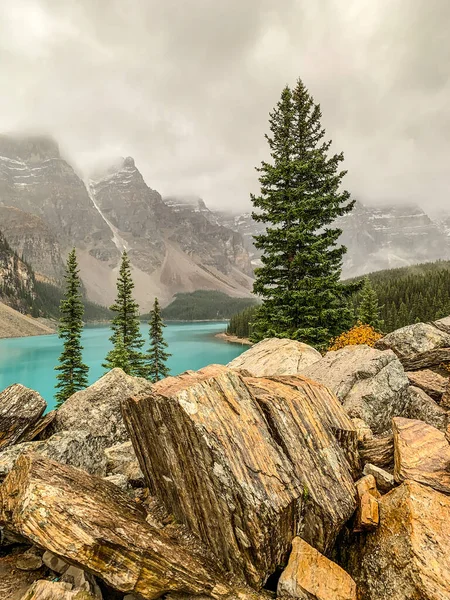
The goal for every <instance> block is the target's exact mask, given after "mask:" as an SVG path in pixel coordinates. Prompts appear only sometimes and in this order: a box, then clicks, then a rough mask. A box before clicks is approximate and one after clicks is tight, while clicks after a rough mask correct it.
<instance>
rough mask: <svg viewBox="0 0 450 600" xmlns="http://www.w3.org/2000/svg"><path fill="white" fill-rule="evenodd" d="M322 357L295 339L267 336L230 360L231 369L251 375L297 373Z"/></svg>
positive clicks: (266, 375)
mask: <svg viewBox="0 0 450 600" xmlns="http://www.w3.org/2000/svg"><path fill="white" fill-rule="evenodd" d="M321 358H322V356H321V354H320V352H317V350H315V349H314V348H312V347H311V346H308V345H307V344H303V343H302V342H297V341H295V340H288V339H279V338H268V339H266V340H262V341H261V342H259V343H258V344H255V346H252V348H250V349H249V350H247V351H246V352H244V353H243V354H241V355H240V356H238V357H237V358H235V359H234V360H232V361H231V362H230V363H229V364H228V366H229V367H230V368H231V369H239V370H241V369H243V370H245V371H247V372H248V373H249V374H250V375H251V376H252V377H268V376H272V375H297V374H298V373H300V372H301V370H302V369H304V368H306V367H308V366H309V365H311V364H313V363H315V362H317V361H319V360H320V359H321Z"/></svg>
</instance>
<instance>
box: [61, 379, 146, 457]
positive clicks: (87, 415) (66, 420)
mask: <svg viewBox="0 0 450 600" xmlns="http://www.w3.org/2000/svg"><path fill="white" fill-rule="evenodd" d="M150 390H151V383H150V382H149V381H147V380H146V379H141V378H140V377H131V376H130V375H126V374H125V373H124V372H123V371H122V369H112V371H109V373H107V374H106V375H104V376H103V377H101V378H100V379H99V380H98V381H96V382H95V383H94V384H93V385H91V386H90V387H88V388H87V389H86V390H82V391H80V392H77V393H75V394H73V396H71V397H70V398H68V400H66V401H65V402H64V404H63V405H62V406H61V407H60V408H59V409H58V411H57V414H56V417H55V419H54V420H53V422H52V424H51V425H50V428H49V433H50V434H52V433H57V432H60V431H72V430H83V431H87V432H89V433H91V434H92V435H93V436H95V437H96V438H98V443H99V444H100V445H101V446H102V447H103V448H108V447H109V446H112V445H114V444H118V443H120V442H125V441H127V440H128V434H127V431H126V429H125V425H124V422H123V419H122V414H121V410H120V403H121V401H122V400H123V399H124V398H127V397H128V396H132V395H136V394H139V393H141V392H150Z"/></svg>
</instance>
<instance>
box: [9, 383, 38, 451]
mask: <svg viewBox="0 0 450 600" xmlns="http://www.w3.org/2000/svg"><path fill="white" fill-rule="evenodd" d="M46 407H47V403H46V402H45V400H44V399H43V398H41V396H40V395H39V394H38V393H37V392H35V391H33V390H30V389H28V388H26V387H24V386H23V385H20V384H18V383H17V384H15V385H11V386H10V387H8V388H6V390H4V391H3V392H1V393H0V451H1V450H3V449H4V448H7V447H8V446H12V445H13V444H15V443H16V442H17V441H18V440H19V439H20V437H21V436H23V435H24V434H25V432H26V431H27V430H29V429H32V428H33V427H34V425H35V424H36V422H37V421H38V420H39V419H40V417H41V415H42V414H43V412H44V410H45V409H46Z"/></svg>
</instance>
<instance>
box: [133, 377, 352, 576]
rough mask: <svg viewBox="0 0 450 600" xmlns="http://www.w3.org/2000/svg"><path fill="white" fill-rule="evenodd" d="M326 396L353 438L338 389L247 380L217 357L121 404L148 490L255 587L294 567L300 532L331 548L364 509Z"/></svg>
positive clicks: (305, 383) (300, 380) (289, 380)
mask: <svg viewBox="0 0 450 600" xmlns="http://www.w3.org/2000/svg"><path fill="white" fill-rule="evenodd" d="M293 379H295V383H294V382H293ZM325 395H326V396H327V400H328V401H329V404H330V407H329V409H328V412H329V413H332V412H333V411H334V412H335V415H338V416H335V417H334V421H335V428H334V429H335V430H337V429H339V427H340V428H341V429H342V430H343V431H344V430H345V431H346V435H348V438H349V440H350V439H352V438H351V433H350V432H351V431H352V432H353V435H354V439H353V442H352V443H356V432H355V430H354V429H353V426H352V422H351V421H350V420H349V419H348V418H347V417H346V415H345V413H344V411H343V410H342V408H341V406H340V405H339V403H338V402H337V400H336V399H335V398H334V397H333V395H332V394H331V393H330V392H329V391H328V390H326V389H325V388H323V386H320V385H318V384H314V383H312V382H308V381H305V380H304V379H303V378H300V377H299V378H292V377H288V378H287V380H286V382H285V383H283V378H282V377H280V378H274V379H253V378H247V379H245V378H243V377H242V376H241V375H239V374H238V373H237V372H235V371H233V370H231V369H228V368H226V367H221V366H217V365H213V366H210V367H207V368H205V369H202V370H200V371H198V372H196V373H193V372H188V373H185V374H183V375H181V376H179V377H169V378H167V379H164V380H162V381H161V382H159V383H157V384H155V385H154V386H153V391H152V393H151V394H146V395H141V396H138V397H134V398H130V399H128V400H127V401H125V402H124V405H123V412H124V418H125V422H126V424H127V427H128V429H129V432H130V436H131V439H132V442H133V445H134V448H135V450H136V454H137V456H138V459H139V462H140V465H141V468H142V470H143V472H144V475H145V477H146V481H147V484H148V486H149V488H150V491H151V493H153V494H155V495H156V496H157V497H158V498H159V499H160V500H161V501H162V503H163V504H165V506H166V508H167V510H168V511H169V512H170V513H173V514H174V515H175V517H176V518H177V519H179V520H181V521H182V522H183V523H185V524H186V525H187V526H188V527H189V528H190V529H191V530H192V531H193V532H194V533H195V534H196V535H197V536H198V537H200V538H201V539H202V540H203V542H204V543H205V544H206V545H207V546H208V547H209V548H210V549H211V550H212V551H213V552H215V553H216V555H217V556H218V557H219V558H220V559H221V560H223V562H224V564H225V566H226V568H227V569H229V570H231V571H233V572H235V573H238V574H243V575H244V576H245V577H246V579H247V580H248V581H249V582H251V583H252V584H253V585H255V586H259V585H261V584H263V583H264V582H265V580H266V579H267V578H268V577H269V575H271V574H272V573H273V572H275V571H276V569H277V568H278V567H279V566H281V565H283V564H286V561H287V557H288V554H289V549H290V544H291V541H292V539H293V538H294V537H295V536H296V535H297V534H298V533H299V532H300V535H301V536H302V537H304V538H305V539H306V540H307V541H309V542H310V543H311V544H313V545H315V546H317V547H318V548H319V549H320V550H326V549H327V548H329V547H330V546H331V545H332V544H333V542H334V539H335V537H336V536H337V533H338V531H339V529H340V528H341V526H342V525H343V524H344V522H345V521H346V520H347V519H348V518H349V517H350V516H351V514H352V513H353V511H354V509H355V506H356V498H355V489H354V485H353V480H352V477H351V469H352V468H351V466H350V464H349V462H348V461H347V459H346V452H345V451H344V450H343V449H342V448H341V447H340V445H339V443H338V441H337V440H336V438H335V435H334V431H333V427H332V426H331V424H330V423H331V421H332V420H333V418H332V416H331V415H329V416H328V417H326V416H324V414H322V413H321V408H320V407H323V406H324V403H325V402H324V396H325ZM319 396H321V397H322V399H320V398H319ZM325 414H326V413H325ZM338 421H339V422H340V425H338V424H337V423H338ZM343 437H345V436H344V435H343ZM347 454H348V451H347ZM212 524H213V525H212Z"/></svg>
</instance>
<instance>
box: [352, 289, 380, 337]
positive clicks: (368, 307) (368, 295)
mask: <svg viewBox="0 0 450 600" xmlns="http://www.w3.org/2000/svg"><path fill="white" fill-rule="evenodd" d="M381 309H382V307H380V305H379V302H378V295H377V293H376V291H375V290H374V289H373V286H372V284H371V282H370V279H369V278H368V277H365V278H364V285H363V288H362V291H361V301H360V304H359V307H358V318H359V320H360V321H361V323H364V324H365V325H372V327H373V328H374V329H375V330H376V331H382V329H383V327H384V322H383V321H382V320H381V318H380V313H381Z"/></svg>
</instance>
